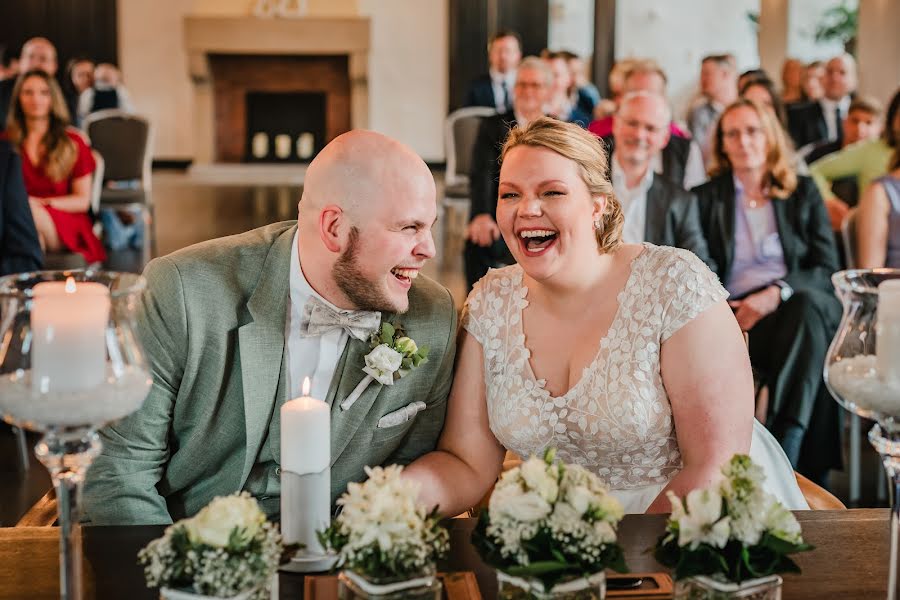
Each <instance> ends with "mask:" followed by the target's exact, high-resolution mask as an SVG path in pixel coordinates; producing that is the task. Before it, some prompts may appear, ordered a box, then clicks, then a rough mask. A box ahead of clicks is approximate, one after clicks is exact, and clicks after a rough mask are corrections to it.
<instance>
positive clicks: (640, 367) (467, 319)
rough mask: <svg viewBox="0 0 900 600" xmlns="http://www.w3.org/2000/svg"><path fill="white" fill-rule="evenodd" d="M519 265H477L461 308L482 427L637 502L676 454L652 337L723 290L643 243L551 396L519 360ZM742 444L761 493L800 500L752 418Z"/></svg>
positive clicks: (673, 255)
mask: <svg viewBox="0 0 900 600" xmlns="http://www.w3.org/2000/svg"><path fill="white" fill-rule="evenodd" d="M522 275H523V273H522V269H521V267H519V265H512V266H509V267H505V268H502V269H496V270H491V271H489V272H488V274H487V275H486V276H485V277H484V278H483V279H481V281H480V282H478V283H477V284H476V285H475V288H474V289H473V290H472V293H471V294H469V298H468V300H467V301H466V310H465V314H464V316H463V326H464V327H465V328H466V330H467V331H468V332H469V333H470V334H471V335H472V336H474V337H475V339H477V340H478V342H479V343H480V344H481V346H482V349H483V352H484V371H485V385H486V389H487V403H488V418H489V421H490V427H491V431H492V432H493V433H494V435H495V436H496V437H497V439H498V440H499V441H500V443H501V444H503V445H504V446H505V447H506V448H507V449H508V450H511V451H513V452H515V453H517V454H518V455H520V456H522V457H527V456H529V455H532V454H540V453H542V452H543V451H544V449H545V448H547V447H549V446H553V447H556V448H557V451H558V453H557V456H559V458H560V459H562V460H564V461H566V462H574V463H577V464H579V465H582V466H584V467H586V468H588V469H590V470H591V471H593V472H594V473H596V474H597V475H598V476H599V477H600V478H601V479H602V480H603V481H604V482H605V483H606V484H607V485H608V486H609V488H610V489H611V490H612V492H613V493H614V494H615V495H616V496H617V497H618V498H619V500H620V501H621V502H622V504H623V506H624V507H625V511H626V512H630V513H642V512H644V511H645V510H646V509H647V507H649V506H650V504H651V503H652V502H653V500H654V499H655V498H656V497H657V495H659V493H660V491H661V490H662V489H663V488H664V487H665V486H666V484H667V483H668V482H669V480H670V479H672V477H674V476H675V475H676V474H677V473H678V472H679V471H680V469H681V465H682V462H681V453H680V452H679V449H678V440H677V438H676V436H675V423H674V420H673V418H672V407H671V405H670V404H669V399H668V396H667V395H666V390H665V388H664V387H663V382H662V375H661V373H660V363H659V356H660V346H661V345H662V344H663V343H664V342H665V341H666V340H667V339H668V338H669V337H670V336H672V335H673V334H674V333H675V332H676V331H678V329H680V328H681V327H682V326H683V325H685V324H686V323H688V322H689V321H691V320H692V319H694V318H695V317H696V316H697V315H698V314H700V313H701V312H703V311H704V310H706V309H707V308H709V307H710V306H712V305H713V304H715V303H716V302H719V301H721V300H723V299H724V298H726V297H727V295H728V293H727V292H726V291H725V290H724V289H723V288H722V286H721V285H720V284H719V281H718V279H717V278H716V276H715V275H714V274H713V273H712V272H711V271H710V270H709V269H708V268H707V267H706V265H704V264H703V263H702V262H701V261H700V260H699V259H698V258H697V257H696V256H694V255H693V254H692V253H691V252H688V251H686V250H680V249H677V248H669V247H663V246H654V245H652V244H644V250H643V252H641V254H640V255H638V256H637V257H636V258H635V259H634V260H633V262H632V268H631V274H630V275H629V277H628V280H627V282H626V284H625V287H624V288H623V289H622V291H621V292H620V293H619V295H618V303H619V306H618V310H617V312H616V315H615V317H614V318H613V321H612V324H611V325H610V328H609V332H608V333H607V334H606V336H605V337H604V338H603V339H602V340H601V342H600V347H599V349H598V351H597V354H596V356H595V358H594V360H593V361H592V362H591V364H590V365H589V366H587V367H586V368H585V369H584V371H583V373H582V376H581V378H580V379H579V380H578V382H577V383H576V384H575V385H574V386H573V387H572V388H571V389H570V390H569V391H568V392H566V393H565V394H564V395H562V396H559V397H554V396H551V395H550V392H548V391H547V390H545V389H544V386H545V383H546V382H545V381H544V380H541V379H537V378H536V377H535V375H534V372H533V371H532V369H531V364H530V363H529V357H530V351H529V350H528V348H527V347H526V346H525V335H524V333H523V330H522V310H523V309H524V308H525V307H526V306H528V300H527V299H526V296H527V292H528V289H527V288H526V287H525V285H524V283H523V279H522ZM750 455H751V457H752V458H753V460H754V461H756V462H757V463H758V464H760V465H761V466H762V467H763V468H764V469H765V472H766V475H767V477H766V488H767V490H768V491H769V492H770V493H773V494H775V496H776V497H778V498H779V499H780V500H781V501H782V502H783V503H784V504H785V505H786V506H787V507H788V508H791V509H805V508H808V506H807V504H806V501H805V500H804V498H803V495H802V493H801V492H800V489H799V487H797V482H796V479H795V478H794V472H793V469H792V468H791V465H790V463H789V462H788V459H787V457H786V456H785V454H784V452H783V451H782V450H781V447H780V446H779V445H778V442H777V441H776V440H775V438H774V437H772V435H771V434H770V433H769V432H768V431H767V430H766V429H765V427H763V426H762V425H761V424H760V423H759V422H757V421H756V420H754V422H753V440H752V443H751V449H750Z"/></svg>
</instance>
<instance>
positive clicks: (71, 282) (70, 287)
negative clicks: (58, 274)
mask: <svg viewBox="0 0 900 600" xmlns="http://www.w3.org/2000/svg"><path fill="white" fill-rule="evenodd" d="M66 293H67V294H74V293H75V278H74V277H69V278H67V279H66Z"/></svg>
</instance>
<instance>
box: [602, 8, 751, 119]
mask: <svg viewBox="0 0 900 600" xmlns="http://www.w3.org/2000/svg"><path fill="white" fill-rule="evenodd" d="M758 10H759V0H727V1H726V0H677V1H666V2H662V1H660V0H619V1H618V2H617V3H616V58H623V57H627V56H635V57H647V58H653V59H655V60H656V61H657V62H659V64H660V65H661V66H662V68H663V69H664V70H665V71H666V75H667V76H668V78H669V99H670V100H671V102H672V105H673V109H674V111H675V115H676V118H683V117H684V113H685V110H686V108H687V104H688V102H690V100H691V98H692V97H693V95H694V93H695V92H696V90H697V86H698V79H699V75H700V60H701V59H702V58H703V56H704V55H706V54H713V53H720V52H731V53H733V54H734V55H735V57H736V59H737V63H738V69H739V70H744V69H748V68H751V67H755V66H756V65H757V64H759V52H758V50H757V43H756V32H755V31H754V29H753V27H752V26H751V24H750V22H749V20H748V19H747V16H746V15H747V13H748V12H754V13H755V12H757V11H758ZM698 15H702V17H700V18H698Z"/></svg>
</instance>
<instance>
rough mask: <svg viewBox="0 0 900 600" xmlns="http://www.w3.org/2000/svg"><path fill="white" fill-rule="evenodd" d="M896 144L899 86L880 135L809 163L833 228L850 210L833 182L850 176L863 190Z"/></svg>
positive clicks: (899, 122) (898, 136) (899, 136)
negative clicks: (836, 191) (839, 195)
mask: <svg viewBox="0 0 900 600" xmlns="http://www.w3.org/2000/svg"><path fill="white" fill-rule="evenodd" d="M898 145H900V88H898V89H897V91H896V92H895V93H894V96H893V97H892V98H891V102H890V104H889V105H888V109H887V112H886V113H885V116H884V125H883V127H882V133H881V137H880V138H878V139H869V140H863V141H859V142H857V143H855V144H852V145H850V146H847V147H845V148H842V149H841V150H839V151H837V152H835V153H833V154H829V155H828V156H825V157H823V158H820V159H819V160H817V161H816V162H814V163H812V164H811V165H810V166H809V174H810V175H812V178H813V180H815V182H816V185H817V186H818V187H819V192H820V193H821V194H822V196H823V197H824V198H825V204H826V207H827V208H828V215H829V216H830V218H831V225H832V227H833V228H834V230H835V231H837V230H838V229H839V228H840V226H841V223H843V221H844V219H845V218H846V216H847V212H848V211H849V210H850V207H849V205H848V204H847V203H846V202H844V201H843V200H841V199H840V198H839V197H838V196H837V194H835V191H834V185H835V184H836V183H837V182H839V181H843V180H846V179H847V178H854V179H855V181H856V189H857V190H864V189H866V188H867V187H868V186H869V184H870V183H871V182H872V181H874V180H875V178H876V177H880V176H881V175H884V174H885V173H887V170H888V163H889V162H890V159H891V155H892V154H893V153H894V149H895V148H897V146H898Z"/></svg>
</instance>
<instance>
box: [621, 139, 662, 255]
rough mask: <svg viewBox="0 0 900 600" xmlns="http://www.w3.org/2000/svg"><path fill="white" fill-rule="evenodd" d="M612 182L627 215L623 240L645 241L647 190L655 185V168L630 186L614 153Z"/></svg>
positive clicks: (624, 213)
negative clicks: (634, 184)
mask: <svg viewBox="0 0 900 600" xmlns="http://www.w3.org/2000/svg"><path fill="white" fill-rule="evenodd" d="M612 184H613V189H614V190H615V192H616V198H618V199H619V203H620V204H621V205H622V214H623V215H625V226H624V227H623V228H622V241H623V242H625V243H626V244H640V243H641V242H643V241H644V233H645V230H646V226H647V190H649V189H650V186H651V185H653V169H651V168H648V169H647V172H646V173H645V174H644V177H643V179H641V180H640V181H639V182H638V184H637V185H636V186H635V187H633V188H629V187H628V185H627V184H626V183H625V172H624V171H623V170H622V167H620V166H619V161H618V159H617V158H616V155H615V154H613V160H612Z"/></svg>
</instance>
